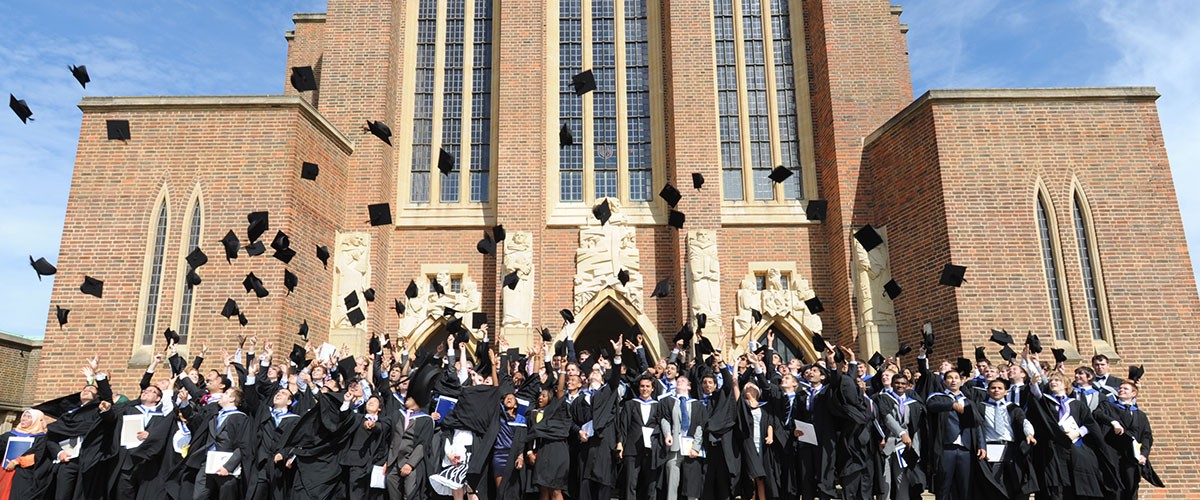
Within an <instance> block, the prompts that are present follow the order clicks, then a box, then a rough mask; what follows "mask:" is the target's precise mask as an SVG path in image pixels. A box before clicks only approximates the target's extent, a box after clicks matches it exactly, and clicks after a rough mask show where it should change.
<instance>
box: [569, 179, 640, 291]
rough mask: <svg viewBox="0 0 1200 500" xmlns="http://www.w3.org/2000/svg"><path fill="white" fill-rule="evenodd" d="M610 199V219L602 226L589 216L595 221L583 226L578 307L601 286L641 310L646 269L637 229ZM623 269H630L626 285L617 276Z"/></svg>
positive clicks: (578, 253) (577, 271)
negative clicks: (613, 291) (641, 256)
mask: <svg viewBox="0 0 1200 500" xmlns="http://www.w3.org/2000/svg"><path fill="white" fill-rule="evenodd" d="M607 199H608V204H609V208H610V209H611V210H612V214H613V215H612V218H610V219H609V220H608V223H607V224H605V225H603V226H601V225H600V222H599V221H597V220H595V219H594V218H593V219H589V220H590V221H591V222H590V224H592V225H589V226H587V227H583V228H580V230H579V248H578V249H577V250H575V310H576V311H579V310H580V309H582V308H583V306H585V305H587V303H588V302H589V301H591V300H592V298H593V297H595V296H596V294H597V293H599V292H600V291H601V290H604V289H605V288H608V287H612V288H613V289H614V290H616V291H617V293H619V294H620V295H622V296H623V297H625V298H626V299H628V300H629V303H630V304H632V305H633V308H634V309H635V310H636V311H637V312H639V313H640V312H641V311H642V273H641V264H640V259H639V256H638V248H637V232H636V230H635V228H634V227H633V226H630V225H627V224H626V221H625V217H624V216H623V215H622V214H621V212H620V204H619V203H618V202H617V200H615V199H613V198H607ZM600 202H603V200H600ZM622 270H624V271H625V272H627V273H629V282H628V283H626V284H624V285H622V284H621V281H620V280H618V279H617V274H618V273H619V272H620V271H622Z"/></svg>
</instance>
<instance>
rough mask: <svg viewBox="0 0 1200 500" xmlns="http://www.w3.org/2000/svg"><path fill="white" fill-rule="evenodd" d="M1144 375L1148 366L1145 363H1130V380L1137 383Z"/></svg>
mask: <svg viewBox="0 0 1200 500" xmlns="http://www.w3.org/2000/svg"><path fill="white" fill-rule="evenodd" d="M1144 375H1146V367H1145V366H1144V365H1136V366H1134V365H1130V366H1129V377H1128V379H1129V381H1130V382H1133V383H1135V384H1136V383H1138V382H1140V381H1141V380H1142V377H1143V376H1144Z"/></svg>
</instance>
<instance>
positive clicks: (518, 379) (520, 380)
mask: <svg viewBox="0 0 1200 500" xmlns="http://www.w3.org/2000/svg"><path fill="white" fill-rule="evenodd" d="M512 379H513V385H515V386H517V387H521V386H522V385H525V374H523V373H521V372H516V373H513V376H512Z"/></svg>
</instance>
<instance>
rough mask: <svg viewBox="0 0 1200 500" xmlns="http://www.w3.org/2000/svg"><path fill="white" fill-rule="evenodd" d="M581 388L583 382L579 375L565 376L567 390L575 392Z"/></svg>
mask: <svg viewBox="0 0 1200 500" xmlns="http://www.w3.org/2000/svg"><path fill="white" fill-rule="evenodd" d="M580 387H583V380H582V379H580V378H579V374H578V373H576V374H574V375H571V374H567V390H569V391H571V392H575V391H577V390H579V388H580Z"/></svg>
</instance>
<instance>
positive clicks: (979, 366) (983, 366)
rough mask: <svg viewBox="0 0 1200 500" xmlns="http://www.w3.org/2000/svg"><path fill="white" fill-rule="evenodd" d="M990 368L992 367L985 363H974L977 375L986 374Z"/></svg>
mask: <svg viewBox="0 0 1200 500" xmlns="http://www.w3.org/2000/svg"><path fill="white" fill-rule="evenodd" d="M990 366H992V365H991V363H988V362H987V361H980V362H977V363H975V369H976V370H979V373H987V369H988V367H990Z"/></svg>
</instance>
